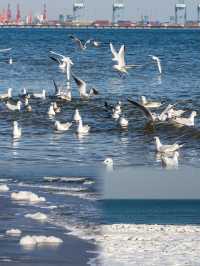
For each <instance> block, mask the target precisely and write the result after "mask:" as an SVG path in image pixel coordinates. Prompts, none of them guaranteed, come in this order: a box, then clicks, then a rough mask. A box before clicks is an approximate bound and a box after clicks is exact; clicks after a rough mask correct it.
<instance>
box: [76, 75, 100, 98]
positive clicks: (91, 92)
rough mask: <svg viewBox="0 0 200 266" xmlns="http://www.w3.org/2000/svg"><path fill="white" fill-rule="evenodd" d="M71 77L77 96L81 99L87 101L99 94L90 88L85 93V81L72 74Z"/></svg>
mask: <svg viewBox="0 0 200 266" xmlns="http://www.w3.org/2000/svg"><path fill="white" fill-rule="evenodd" d="M72 77H73V79H74V81H75V82H76V84H77V86H78V90H79V95H80V97H81V99H89V98H90V97H92V96H94V95H98V94H99V92H98V91H97V90H96V89H95V88H91V89H90V90H89V92H88V91H87V83H86V82H85V81H83V80H81V79H80V78H78V77H76V76H75V75H74V74H72Z"/></svg>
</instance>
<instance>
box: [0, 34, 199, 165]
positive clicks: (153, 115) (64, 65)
mask: <svg viewBox="0 0 200 266" xmlns="http://www.w3.org/2000/svg"><path fill="white" fill-rule="evenodd" d="M69 37H70V39H71V40H72V41H73V42H74V43H75V44H76V45H77V47H78V48H79V49H80V50H83V51H84V50H86V49H87V48H88V47H89V46H90V45H91V46H93V47H100V46H101V43H100V42H98V41H95V40H92V39H90V40H87V41H85V42H82V41H81V40H80V39H79V38H77V37H76V36H74V35H70V36H69ZM109 45H110V51H111V54H112V61H114V62H116V64H115V65H114V66H113V68H114V70H116V71H118V72H119V73H120V74H127V73H128V70H129V69H131V68H135V67H137V66H139V65H134V64H132V65H128V64H126V62H125V45H121V47H120V49H119V51H117V50H116V49H115V47H114V45H113V44H112V43H110V44H109ZM10 50H11V48H8V49H1V50H0V52H8V51H10ZM149 56H150V57H151V58H152V61H153V62H155V63H156V64H157V68H158V72H159V74H162V66H161V60H160V58H159V57H157V56H154V55H149ZM49 58H50V59H52V60H53V61H54V62H56V63H57V64H58V68H59V69H60V70H62V72H63V73H64V74H65V77H66V81H67V85H66V87H65V88H64V90H63V88H60V87H58V85H57V84H56V82H55V81H54V80H53V85H54V88H55V94H54V95H53V97H54V101H53V102H51V104H50V106H49V108H48V111H47V115H48V116H49V118H50V119H52V118H53V119H54V128H55V130H56V131H59V132H65V131H68V130H69V129H70V128H71V127H72V125H73V123H75V125H76V133H77V134H81V135H82V134H83V135H84V134H88V133H89V132H90V129H91V127H90V126H89V125H85V124H84V123H83V119H82V116H81V114H80V111H79V110H78V109H75V111H74V115H73V118H72V121H70V122H64V123H61V122H60V121H58V120H57V119H55V116H56V114H57V113H60V112H61V111H62V110H61V107H60V106H58V104H57V102H56V101H57V100H60V99H61V100H63V101H65V102H70V101H72V92H71V79H73V80H74V82H75V84H76V85H77V88H78V92H79V96H80V100H83V101H88V100H90V99H92V98H93V97H95V96H97V95H99V94H100V93H99V90H97V89H96V88H94V87H89V86H88V85H87V83H86V81H84V80H82V79H80V78H79V77H77V75H76V74H74V72H72V67H73V66H74V63H73V61H72V59H71V58H70V57H69V56H65V55H62V54H60V53H57V52H55V51H50V52H49ZM11 59H12V58H10V60H11ZM12 62H13V61H12ZM31 98H34V99H40V100H43V101H45V100H46V98H47V93H46V90H44V89H43V90H42V91H41V92H40V93H38V92H37V93H29V92H27V90H26V89H23V90H22V92H21V94H20V95H19V97H18V99H17V100H16V99H14V98H13V97H12V89H11V88H9V89H8V91H7V92H6V93H2V94H0V100H1V101H2V102H4V103H5V106H6V108H7V109H8V110H9V111H12V112H14V111H21V110H25V111H26V112H32V106H31V105H30V103H29V99H31ZM128 102H129V103H130V104H132V105H133V106H134V107H136V108H137V109H138V110H140V111H141V112H142V113H143V115H144V117H145V118H146V119H147V122H148V123H149V124H151V125H155V124H156V123H170V124H172V125H174V126H186V127H194V126H195V117H196V115H197V113H196V111H192V112H191V113H190V114H189V115H188V116H185V113H186V110H178V109H176V105H175V104H174V105H172V104H169V105H168V106H166V107H165V108H163V110H162V111H161V112H160V113H158V112H155V109H157V108H160V107H161V106H163V105H164V103H162V102H159V101H153V100H150V99H147V98H146V97H145V96H144V95H143V96H141V98H140V100H139V101H136V100H135V99H128ZM104 108H105V110H106V111H107V112H108V113H109V115H110V118H111V119H113V120H114V121H116V122H117V123H118V125H119V126H120V127H121V128H122V129H128V126H129V121H128V118H127V117H125V115H124V113H123V108H122V102H121V101H118V102H117V103H116V104H114V105H113V104H109V103H108V102H105V105H104ZM152 109H153V111H152ZM21 136H22V129H21V128H20V126H19V124H18V122H17V121H14V122H13V138H14V139H19V138H21ZM182 147H183V145H181V144H178V143H175V144H171V145H163V144H162V143H161V141H160V139H159V137H155V150H156V152H157V153H158V154H160V160H161V162H162V165H163V166H164V167H167V168H168V167H169V168H171V167H172V168H174V167H177V166H178V159H179V150H180V148H182ZM104 163H105V164H106V165H107V166H113V160H112V158H106V159H105V161H104Z"/></svg>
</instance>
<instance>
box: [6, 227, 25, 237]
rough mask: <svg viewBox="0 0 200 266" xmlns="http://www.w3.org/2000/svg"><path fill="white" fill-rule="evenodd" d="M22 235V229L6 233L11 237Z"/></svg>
mask: <svg viewBox="0 0 200 266" xmlns="http://www.w3.org/2000/svg"><path fill="white" fill-rule="evenodd" d="M21 233H22V231H21V230H20V229H14V228H12V229H9V230H7V231H6V235H10V236H20V235H21Z"/></svg>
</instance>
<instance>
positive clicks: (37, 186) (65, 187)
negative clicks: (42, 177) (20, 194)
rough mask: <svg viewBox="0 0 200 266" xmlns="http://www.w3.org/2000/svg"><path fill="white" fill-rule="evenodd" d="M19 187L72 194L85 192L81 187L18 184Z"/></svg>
mask: <svg viewBox="0 0 200 266" xmlns="http://www.w3.org/2000/svg"><path fill="white" fill-rule="evenodd" d="M18 185H19V186H20V187H28V188H41V189H48V190H49V189H51V190H57V191H74V192H84V191H86V188H84V187H82V186H77V187H72V186H68V187H67V186H52V185H32V184H25V183H22V182H21V183H19V184H18Z"/></svg>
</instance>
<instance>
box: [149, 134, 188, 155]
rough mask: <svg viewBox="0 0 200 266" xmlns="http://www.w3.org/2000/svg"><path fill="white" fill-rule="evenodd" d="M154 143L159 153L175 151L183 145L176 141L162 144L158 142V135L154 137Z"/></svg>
mask: <svg viewBox="0 0 200 266" xmlns="http://www.w3.org/2000/svg"><path fill="white" fill-rule="evenodd" d="M154 140H155V145H156V151H157V152H159V153H167V154H169V153H174V152H175V151H178V150H179V149H180V148H182V147H183V145H180V144H178V143H174V144H171V145H163V144H162V143H161V142H160V139H159V137H154Z"/></svg>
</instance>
